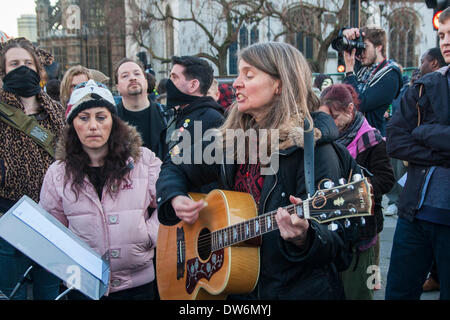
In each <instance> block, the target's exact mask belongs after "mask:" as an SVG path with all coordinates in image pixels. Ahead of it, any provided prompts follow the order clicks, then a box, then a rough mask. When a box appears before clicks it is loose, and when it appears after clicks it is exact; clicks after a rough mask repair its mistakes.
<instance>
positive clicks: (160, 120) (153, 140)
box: [117, 100, 167, 159]
mask: <svg viewBox="0 0 450 320" xmlns="http://www.w3.org/2000/svg"><path fill="white" fill-rule="evenodd" d="M149 111H150V113H149V114H148V122H147V123H146V125H148V127H149V130H150V132H149V134H148V135H147V136H146V137H144V136H143V137H142V139H143V146H144V147H147V148H149V149H150V150H152V151H153V152H154V153H155V154H156V156H157V157H158V158H159V159H162V157H163V155H164V153H163V151H164V148H163V145H162V144H161V136H162V134H163V131H164V130H165V128H166V125H167V116H166V114H165V107H164V106H163V105H161V104H160V103H157V102H154V101H151V100H150V106H149ZM117 115H118V116H119V117H120V118H121V119H122V120H124V121H126V122H129V123H130V124H131V125H133V126H136V124H135V123H132V122H130V119H128V118H127V117H126V116H125V114H124V106H123V101H121V102H120V103H118V104H117ZM136 129H137V130H138V131H139V132H140V133H141V135H142V130H143V128H139V127H138V126H136Z"/></svg>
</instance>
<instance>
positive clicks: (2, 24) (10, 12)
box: [0, 0, 36, 37]
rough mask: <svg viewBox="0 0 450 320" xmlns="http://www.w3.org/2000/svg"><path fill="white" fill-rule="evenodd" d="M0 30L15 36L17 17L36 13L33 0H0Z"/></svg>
mask: <svg viewBox="0 0 450 320" xmlns="http://www.w3.org/2000/svg"><path fill="white" fill-rule="evenodd" d="M0 3H1V6H0V30H1V31H3V32H6V34H7V35H8V36H10V37H11V36H12V37H17V36H18V34H17V18H18V17H20V16H21V15H22V14H36V4H35V1H34V0H1V1H0Z"/></svg>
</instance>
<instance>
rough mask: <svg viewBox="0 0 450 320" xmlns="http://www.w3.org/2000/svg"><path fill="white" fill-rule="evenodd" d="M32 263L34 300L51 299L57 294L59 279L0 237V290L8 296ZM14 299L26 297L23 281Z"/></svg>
mask: <svg viewBox="0 0 450 320" xmlns="http://www.w3.org/2000/svg"><path fill="white" fill-rule="evenodd" d="M31 265H33V269H32V270H31V272H30V276H31V279H32V281H33V299H34V300H53V299H55V298H56V297H57V296H58V294H59V284H60V280H59V278H57V277H56V276H54V275H53V274H51V273H50V272H48V271H46V270H45V269H43V268H42V267H40V266H39V265H37V264H36V263H34V262H33V261H32V260H31V259H30V258H28V257H27V256H25V255H24V254H23V253H21V252H20V251H18V250H17V249H15V248H14V247H13V246H11V245H10V244H9V243H8V242H6V241H5V240H3V239H2V238H0V291H2V292H3V293H4V294H5V295H6V296H8V297H9V296H10V295H11V293H12V291H13V290H14V287H15V286H16V284H17V283H18V282H19V281H20V279H22V276H23V274H24V273H25V272H26V271H27V269H28V268H29V267H30V266H31ZM12 299H14V300H26V299H27V285H26V283H24V284H23V285H22V286H21V287H20V289H19V290H18V291H17V292H16V293H15V294H14V297H13V298H12Z"/></svg>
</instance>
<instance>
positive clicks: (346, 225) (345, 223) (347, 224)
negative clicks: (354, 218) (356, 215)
mask: <svg viewBox="0 0 450 320" xmlns="http://www.w3.org/2000/svg"><path fill="white" fill-rule="evenodd" d="M351 224H352V223H351V222H350V220H348V219H345V222H344V227H346V228H349V227H350V225H351Z"/></svg>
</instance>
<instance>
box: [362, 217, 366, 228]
mask: <svg viewBox="0 0 450 320" xmlns="http://www.w3.org/2000/svg"><path fill="white" fill-rule="evenodd" d="M361 225H362V226H365V225H366V219H364V217H361Z"/></svg>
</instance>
